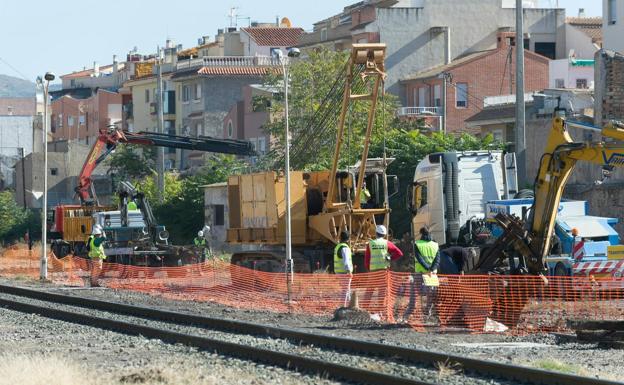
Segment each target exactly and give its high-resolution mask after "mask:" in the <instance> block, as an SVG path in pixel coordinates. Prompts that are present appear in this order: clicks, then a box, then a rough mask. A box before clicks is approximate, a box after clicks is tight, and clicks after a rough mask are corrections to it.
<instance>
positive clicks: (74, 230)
mask: <svg viewBox="0 0 624 385" xmlns="http://www.w3.org/2000/svg"><path fill="white" fill-rule="evenodd" d="M91 223H93V218H91V217H90V216H88V217H65V219H64V221H63V239H64V240H66V241H72V242H84V241H85V240H86V239H87V238H88V237H89V234H91ZM83 226H84V227H83ZM83 228H84V232H83V231H82V229H83Z"/></svg>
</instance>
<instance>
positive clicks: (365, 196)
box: [360, 188, 371, 204]
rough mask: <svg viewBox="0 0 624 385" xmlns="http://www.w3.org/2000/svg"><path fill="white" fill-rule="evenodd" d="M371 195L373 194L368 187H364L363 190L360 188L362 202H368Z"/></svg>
mask: <svg viewBox="0 0 624 385" xmlns="http://www.w3.org/2000/svg"><path fill="white" fill-rule="evenodd" d="M370 197H371V194H370V192H369V191H368V190H367V189H366V188H363V189H362V190H360V204H365V203H368V200H369V199H370Z"/></svg>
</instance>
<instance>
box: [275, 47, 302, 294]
mask: <svg viewBox="0 0 624 385" xmlns="http://www.w3.org/2000/svg"><path fill="white" fill-rule="evenodd" d="M274 53H275V56H276V57H277V58H278V59H279V61H280V64H281V65H282V73H283V74H284V120H285V121H286V128H285V143H286V153H285V157H284V161H285V165H284V170H285V174H286V186H285V190H286V191H285V194H284V195H285V199H286V218H285V219H286V284H287V288H288V303H289V304H290V302H291V285H292V281H293V274H294V269H293V260H292V230H291V224H290V138H289V137H288V134H289V122H288V65H287V64H286V60H285V58H284V53H283V52H282V50H281V49H278V50H275V51H274ZM299 55H301V51H299V48H289V49H288V57H291V58H293V57H299Z"/></svg>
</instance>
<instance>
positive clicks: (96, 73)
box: [93, 61, 100, 76]
mask: <svg viewBox="0 0 624 385" xmlns="http://www.w3.org/2000/svg"><path fill="white" fill-rule="evenodd" d="M99 75H100V66H99V64H98V62H96V61H94V62H93V76H99Z"/></svg>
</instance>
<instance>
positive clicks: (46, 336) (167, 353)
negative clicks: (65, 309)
mask: <svg viewBox="0 0 624 385" xmlns="http://www.w3.org/2000/svg"><path fill="white" fill-rule="evenodd" d="M0 357H2V364H0V385H5V384H6V385H8V384H12V385H14V384H21V385H38V384H52V383H54V384H60V385H73V384H76V385H78V384H81V385H113V384H181V385H184V384H188V385H191V384H199V385H203V384H208V385H216V384H225V385H229V384H232V385H234V384H236V385H238V384H241V385H242V384H258V385H264V384H266V385H269V384H301V385H306V384H307V385H310V384H326V385H332V384H337V382H333V381H328V380H325V379H322V378H320V377H318V376H314V375H301V374H299V373H295V372H290V371H287V370H282V369H280V368H275V367H271V366H264V365H256V364H254V363H252V362H249V361H243V360H237V359H232V358H229V357H223V356H220V355H218V354H214V353H211V352H202V351H197V350H196V349H194V348H189V347H186V346H183V345H170V344H166V343H163V342H161V341H160V340H151V339H146V338H143V337H133V336H127V335H123V334H118V333H114V332H110V331H105V330H100V329H95V328H91V327H87V326H82V325H76V324H72V323H68V322H63V321H57V320H51V319H48V318H43V317H40V316H38V315H34V314H24V313H20V312H16V311H12V310H7V309H1V310H0ZM50 376H53V378H50Z"/></svg>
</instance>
